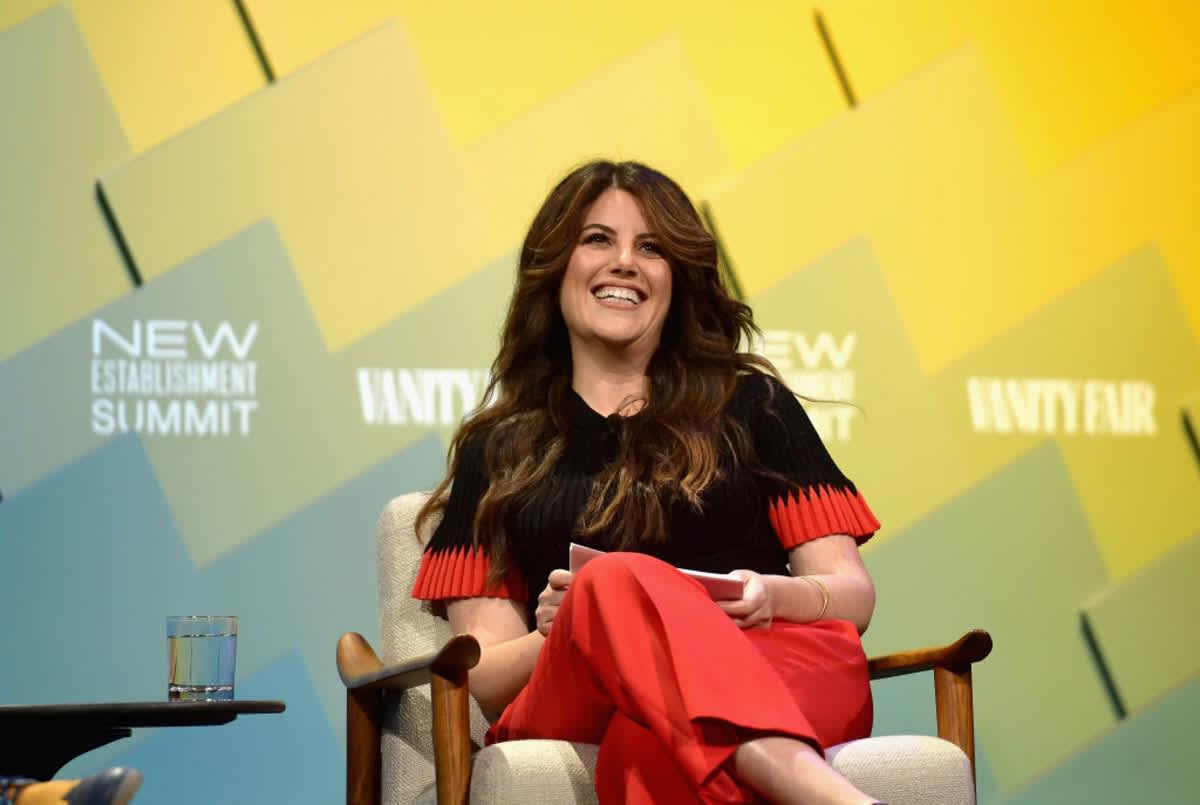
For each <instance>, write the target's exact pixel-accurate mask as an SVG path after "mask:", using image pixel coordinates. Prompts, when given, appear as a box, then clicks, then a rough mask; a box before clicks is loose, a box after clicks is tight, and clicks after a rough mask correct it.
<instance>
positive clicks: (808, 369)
mask: <svg viewBox="0 0 1200 805" xmlns="http://www.w3.org/2000/svg"><path fill="white" fill-rule="evenodd" d="M762 335H763V337H762V340H761V341H760V342H759V343H758V344H757V345H756V347H755V352H757V353H758V354H760V355H762V356H763V357H764V358H767V359H768V360H770V361H771V363H773V364H774V365H775V368H776V369H778V370H779V373H780V374H781V375H782V376H783V379H784V382H786V383H787V385H788V388H790V389H791V390H792V391H794V392H796V393H797V394H801V395H803V396H805V397H810V398H812V399H814V400H820V401H825V400H828V401H836V402H840V403H852V402H854V397H855V372H854V370H853V369H851V368H850V359H851V358H852V357H853V356H854V348H855V347H856V346H857V345H858V334H857V333H854V332H849V333H846V334H845V335H843V336H842V337H841V338H840V339H838V338H836V337H834V335H833V334H832V333H827V332H821V333H817V334H816V336H815V337H810V336H809V335H808V334H806V333H802V332H797V331H794V330H763V334H762ZM805 410H806V411H807V412H808V417H809V419H811V420H812V423H813V426H814V427H816V429H817V433H819V434H820V435H821V438H822V439H823V440H824V441H830V440H834V441H838V442H848V441H850V437H851V434H852V430H853V428H852V426H853V423H854V421H855V419H856V418H857V417H858V415H859V409H858V408H855V407H854V406H853V405H836V404H832V405H826V404H816V405H811V404H806V405H805Z"/></svg>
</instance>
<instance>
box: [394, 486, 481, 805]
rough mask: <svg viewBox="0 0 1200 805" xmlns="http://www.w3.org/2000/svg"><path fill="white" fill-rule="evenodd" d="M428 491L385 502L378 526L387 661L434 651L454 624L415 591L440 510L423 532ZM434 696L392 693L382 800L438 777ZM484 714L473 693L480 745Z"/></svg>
mask: <svg viewBox="0 0 1200 805" xmlns="http://www.w3.org/2000/svg"><path fill="white" fill-rule="evenodd" d="M428 497H429V494H428V493H426V492H413V493H410V494H407V495H401V496H399V497H397V498H395V499H393V500H392V501H391V502H389V503H388V505H387V507H386V508H385V509H384V510H383V514H381V515H380V517H379V525H378V527H377V529H376V543H375V548H376V567H377V569H378V575H379V627H380V636H381V641H380V650H381V652H382V655H383V661H384V662H385V663H389V662H396V661H398V660H400V659H404V658H408V657H414V656H417V655H420V654H427V653H429V652H433V651H437V650H438V649H439V648H441V647H442V645H444V644H445V642H446V641H447V640H449V639H450V638H451V637H452V634H451V631H450V624H449V623H447V622H446V620H445V619H444V618H441V617H438V616H437V615H434V614H433V613H432V612H431V611H430V608H429V606H428V604H425V603H424V602H422V601H418V600H417V599H415V598H413V597H412V595H411V593H412V588H413V583H414V582H415V581H416V578H417V569H418V568H419V567H420V564H421V554H422V552H423V551H424V548H425V544H426V543H427V542H428V540H429V536H430V535H431V534H432V533H433V529H434V528H435V527H436V526H437V523H438V521H439V520H440V516H439V517H433V518H430V521H429V522H428V523H427V524H426V528H425V533H422V534H421V535H418V534H417V532H416V518H417V512H418V511H419V510H420V509H421V506H422V505H424V503H425V501H426V500H427V499H428ZM432 716H433V711H432V704H431V703H430V698H429V687H428V686H427V685H426V686H422V687H419V688H416V689H413V690H410V691H406V692H404V693H403V694H395V695H392V694H389V695H388V696H386V697H385V700H384V716H383V719H384V720H383V742H382V749H383V781H382V787H383V801H384V802H385V803H388V804H389V805H411V804H412V802H413V800H414V799H416V797H417V794H419V793H420V791H421V789H423V788H425V787H426V786H428V785H429V783H431V782H432V781H433V731H432V728H431V726H430V725H431V722H432ZM487 726H488V725H487V720H486V719H485V718H484V716H483V713H482V712H481V711H480V709H479V706H478V705H477V704H476V703H475V701H474V700H472V701H471V738H472V740H473V741H474V742H475V744H476V745H482V743H483V735H484V733H485V732H486V731H487Z"/></svg>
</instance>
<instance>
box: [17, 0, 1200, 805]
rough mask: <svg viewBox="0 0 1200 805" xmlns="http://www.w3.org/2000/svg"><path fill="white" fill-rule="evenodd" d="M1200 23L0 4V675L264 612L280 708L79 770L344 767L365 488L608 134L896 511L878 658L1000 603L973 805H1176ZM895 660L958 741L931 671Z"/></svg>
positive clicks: (111, 673) (1190, 746)
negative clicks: (546, 200) (717, 261)
mask: <svg viewBox="0 0 1200 805" xmlns="http://www.w3.org/2000/svg"><path fill="white" fill-rule="evenodd" d="M709 6H711V7H709ZM1198 41H1200V10H1198V7H1197V6H1196V4H1195V3H1192V2H1189V0H1177V2H1165V1H1164V2H1151V3H1141V4H1128V3H1125V4H1118V3H1110V2H1100V0H1096V2H1092V3H1083V4H1080V3H1066V2H1060V3H1049V4H1047V3H1044V2H1034V0H1020V1H1019V2H1010V3H1003V4H997V3H973V2H950V3H948V2H935V1H934V0H919V1H918V0H910V1H909V2H899V1H897V2H879V0H830V1H829V2H827V3H821V4H818V5H817V6H816V7H814V6H812V5H811V4H807V3H795V2H789V3H783V2H779V3H766V2H762V3H760V2H750V3H738V4H716V3H713V4H707V5H706V4H703V3H701V4H697V3H695V2H661V3H650V4H646V3H642V2H632V1H631V2H624V0H620V1H618V2H614V3H608V4H606V5H605V7H604V9H603V11H596V10H592V9H585V8H583V7H577V6H576V5H574V4H570V3H560V2H551V1H550V0H545V1H543V2H532V1H531V2H521V3H512V4H505V3H477V2H458V1H455V2H441V3H422V2H403V0H394V1H393V2H384V1H383V0H372V1H371V2H367V1H366V0H364V2H347V3H329V2H324V0H305V2H297V1H296V0H242V2H239V3H234V2H226V1H225V0H194V1H191V2H182V1H181V0H180V1H178V2H176V1H175V0H172V2H161V1H160V0H124V1H123V2H112V1H110V0H75V1H74V2H71V3H67V4H62V5H51V4H48V3H46V2H42V1H41V0H5V1H4V2H3V4H0V119H2V120H3V125H0V282H2V284H0V494H2V495H3V502H0V573H2V574H3V582H2V583H0V612H3V632H2V634H3V641H2V642H3V646H4V648H3V656H4V661H3V662H0V699H2V700H3V701H4V702H9V703H22V702H25V703H32V702H59V701H88V700H117V699H156V698H160V697H162V696H163V694H164V684H165V683H164V674H165V668H164V637H163V635H164V626H163V618H164V616H165V615H167V614H173V613H196V612H219V613H233V614H237V615H239V616H241V618H242V621H241V640H240V647H239V656H238V674H239V678H238V694H239V696H242V697H257V698H282V699H285V700H286V701H287V703H288V710H287V713H286V714H285V715H282V716H259V717H249V718H243V719H241V720H240V721H238V722H237V723H235V724H234V725H231V726H226V727H221V728H208V729H195V730H160V731H143V732H139V733H138V734H137V735H136V736H135V738H134V739H133V740H127V741H124V742H122V743H119V744H117V745H114V746H112V747H109V748H107V749H104V750H100V751H96V752H93V753H91V754H89V755H87V756H86V757H85V758H83V759H81V760H79V761H77V762H75V763H73V764H72V765H71V766H70V767H69V768H68V769H67V772H68V773H76V774H82V773H86V772H89V771H92V770H95V769H97V768H100V767H102V766H104V765H107V764H110V763H126V764H132V765H135V766H138V767H140V768H142V769H143V770H144V771H145V773H146V777H147V782H146V787H145V794H144V797H145V799H146V800H147V801H150V802H160V801H161V802H174V803H193V802H194V803H201V802H211V801H222V802H312V803H316V802H328V801H335V800H336V799H337V798H338V797H339V796H340V795H341V790H342V785H343V772H342V762H343V761H342V751H343V748H342V747H343V742H344V726H343V721H342V718H343V715H342V713H343V709H342V707H343V706H342V690H341V687H340V684H339V682H338V679H337V675H336V672H335V669H334V662H333V649H334V643H335V640H336V639H337V637H338V635H339V634H340V633H341V632H342V631H345V630H358V631H362V632H364V633H365V634H367V635H368V636H369V637H371V638H372V639H375V638H377V635H378V625H377V615H376V606H375V567H374V553H373V550H374V549H373V539H374V536H373V527H374V522H375V518H376V516H377V514H378V512H379V511H380V509H381V508H382V507H383V506H384V504H385V503H386V502H387V500H388V499H389V497H391V496H392V495H395V494H398V493H401V492H406V491H410V490H415V489H423V488H428V487H430V486H431V485H432V484H433V483H434V482H435V481H436V480H437V479H438V478H439V476H440V474H441V472H442V468H443V463H444V458H445V448H446V445H447V436H448V434H450V433H451V431H452V429H453V427H454V425H455V423H456V422H458V421H459V419H460V417H461V416H462V415H463V413H464V412H466V411H468V410H470V409H471V408H472V407H473V406H475V405H476V404H477V403H478V402H479V393H480V389H481V386H482V384H483V382H484V378H485V372H486V370H487V367H488V365H489V363H490V361H491V357H492V355H493V352H494V350H495V347H496V331H497V325H498V323H499V321H500V317H501V315H502V312H503V307H504V304H505V300H506V297H507V294H508V291H509V289H510V287H511V283H512V276H513V269H514V251H515V249H516V247H517V245H518V244H519V242H520V238H521V236H522V234H523V229H524V227H525V226H526V225H527V222H528V221H529V220H530V218H531V216H532V214H533V211H534V209H535V205H536V204H537V203H538V201H539V200H540V198H541V197H542V196H543V194H544V193H545V192H546V191H547V190H548V188H549V187H550V186H551V184H552V183H553V182H554V181H555V179H556V178H557V177H559V176H560V175H561V174H562V173H563V172H564V171H566V170H567V169H568V168H569V167H571V166H572V165H574V164H576V163H578V162H579V161H581V160H584V159H586V158H589V157H593V156H599V155H603V156H611V157H618V158H634V159H639V160H643V161H646V162H648V163H650V164H651V165H655V166H657V167H659V168H661V169H662V170H664V171H666V172H668V173H669V174H671V175H673V176H675V177H677V178H678V179H679V180H680V181H681V182H682V183H683V184H684V185H685V187H686V188H687V189H688V190H689V191H690V192H691V193H692V194H693V197H694V198H695V199H696V200H697V202H698V203H699V204H701V205H702V207H703V209H704V212H705V215H706V217H707V219H708V221H709V224H710V225H711V227H712V229H713V231H714V232H715V233H717V235H718V236H719V239H720V243H721V245H722V250H723V257H724V262H725V269H726V270H727V273H728V276H729V279H730V282H731V285H732V286H733V287H734V288H735V289H736V291H737V293H738V294H740V295H741V296H742V297H743V298H744V299H745V300H747V301H748V302H749V303H751V304H752V305H753V307H754V310H755V312H756V314H757V319H758V322H759V324H760V325H761V326H762V327H763V329H764V339H763V341H762V343H760V344H758V345H757V348H758V349H759V350H761V351H762V352H764V353H765V354H766V355H768V356H769V357H770V358H771V359H772V360H774V361H775V363H776V365H777V366H778V367H779V368H780V369H781V370H782V371H783V372H784V374H785V375H786V376H787V377H788V378H789V380H790V381H791V382H792V385H793V387H794V388H795V389H797V390H799V391H803V392H807V393H809V394H810V395H812V396H817V397H825V398H834V399H840V400H845V401H850V402H853V403H855V407H849V406H828V405H825V406H822V405H817V406H813V407H812V409H811V414H812V416H813V418H814V419H815V420H816V422H817V424H818V426H819V427H820V429H821V431H822V433H823V435H824V436H825V438H826V440H827V442H828V444H829V446H830V448H831V450H832V451H833V453H834V454H835V456H836V458H837V459H838V460H839V462H840V463H841V464H842V465H843V467H844V468H845V470H846V471H847V473H848V474H849V475H850V476H851V477H853V478H854V479H855V480H856V481H857V482H858V483H859V485H860V487H861V488H862V489H863V491H864V492H865V494H866V496H867V498H868V500H870V501H871V503H872V505H873V507H874V508H875V511H876V512H877V514H878V515H879V517H880V519H881V520H882V521H883V523H884V528H883V530H882V531H881V532H880V533H879V535H878V536H877V537H876V539H875V540H873V541H872V542H871V543H870V544H869V546H868V548H867V560H868V563H869V565H870V567H871V570H872V572H873V573H874V575H875V578H876V579H877V581H878V587H879V611H878V615H877V617H876V619H875V622H874V624H873V625H872V627H871V630H870V632H869V634H868V635H867V639H866V642H867V647H868V649H869V651H870V652H872V653H882V652H886V651H891V650H897V649H901V648H904V647H913V646H917V645H927V644H934V643H940V642H944V641H948V640H951V639H954V638H955V637H957V636H958V635H959V634H961V633H962V632H963V631H964V630H965V629H968V628H971V627H984V628H987V629H989V630H990V631H991V632H992V634H993V635H994V637H995V642H996V650H995V653H994V655H993V656H992V658H991V659H989V660H988V661H987V662H986V663H985V664H984V665H983V666H982V667H980V668H979V669H978V670H977V672H976V677H975V679H976V686H977V687H976V690H977V697H978V698H977V704H976V715H977V719H978V721H977V731H978V745H979V785H980V794H981V801H982V802H984V803H994V804H998V803H1012V804H1013V805H1017V804H1018V803H1019V804H1020V805H1035V803H1036V804H1037V805H1052V804H1053V805H1061V804H1062V803H1076V802H1079V803H1082V802H1088V803H1092V804H1093V805H1100V804H1102V803H1114V804H1115V803H1127V802H1147V801H1151V800H1154V801H1179V802H1182V801H1187V800H1189V799H1190V798H1191V797H1193V796H1194V792H1195V790H1196V786H1197V784H1198V783H1200V773H1198V772H1197V766H1196V763H1195V762H1194V758H1193V757H1192V751H1193V750H1194V747H1195V745H1196V740H1195V736H1196V728H1195V725H1196V724H1197V723H1200V676H1197V674H1198V672H1200V640H1197V639H1196V631H1195V630H1196V627H1195V624H1196V623H1197V621H1198V620H1200V586H1197V585H1196V583H1195V579H1196V578H1197V574H1200V539H1197V534H1198V533H1200V463H1198V457H1197V456H1198V454H1197V444H1196V439H1195V435H1194V434H1195V429H1196V426H1197V424H1200V341H1198V336H1200V226H1197V225H1196V210H1197V209H1200V149H1197V147H1196V144H1197V143H1198V142H1200V60H1197V59H1196V58H1195V53H1196V48H1197V42H1198ZM1189 423H1190V424H1189ZM564 561H565V557H564ZM876 695H877V700H878V724H877V728H878V730H880V731H896V730H932V729H933V719H932V710H931V709H930V708H931V700H932V695H931V682H930V680H929V679H928V678H918V679H914V680H903V681H901V680H893V681H887V682H883V683H879V684H878V685H877V687H876Z"/></svg>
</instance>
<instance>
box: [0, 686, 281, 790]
mask: <svg viewBox="0 0 1200 805" xmlns="http://www.w3.org/2000/svg"><path fill="white" fill-rule="evenodd" d="M284 709H286V705H285V704H284V703H283V702H280V701H268V700H238V699H233V700H229V701H221V702H112V703H97V704H35V705H0V776H10V777H14V776H21V777H32V778H34V779H36V780H49V779H50V778H52V777H53V776H54V775H55V774H56V773H57V772H58V770H59V769H61V768H62V767H63V766H65V765H66V764H67V763H68V762H70V761H71V760H73V759H75V758H76V757H78V756H79V755H82V754H83V753H84V752H90V751H91V750H93V749H96V748H97V747H101V746H104V745H105V744H107V743H112V742H113V741H116V740H120V739H121V738H128V737H129V736H130V735H132V734H133V730H134V729H135V728H137V727H204V726H213V725H216V724H228V723H229V722H230V721H233V720H234V719H235V718H237V717H238V716H240V715H248V714H251V713H282V712H283V711H284Z"/></svg>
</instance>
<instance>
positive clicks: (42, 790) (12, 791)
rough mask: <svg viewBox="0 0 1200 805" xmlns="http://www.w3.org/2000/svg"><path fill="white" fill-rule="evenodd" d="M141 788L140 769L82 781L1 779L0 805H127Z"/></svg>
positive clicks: (116, 769)
mask: <svg viewBox="0 0 1200 805" xmlns="http://www.w3.org/2000/svg"><path fill="white" fill-rule="evenodd" d="M141 785H142V773H141V772H140V771H138V770H137V769H126V768H122V767H120V766H116V767H114V768H111V769H106V770H105V771H102V772H98V773H96V774H93V775H91V776H90V777H84V778H83V779H82V780H48V781H46V782H44V783H42V782H38V781H36V780H29V779H23V778H7V777H6V778H0V805H11V804H13V803H15V805H61V804H62V803H69V805H126V803H128V802H129V800H130V799H132V798H133V795H134V794H136V793H137V790H138V789H139V788H140V787H141Z"/></svg>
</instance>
